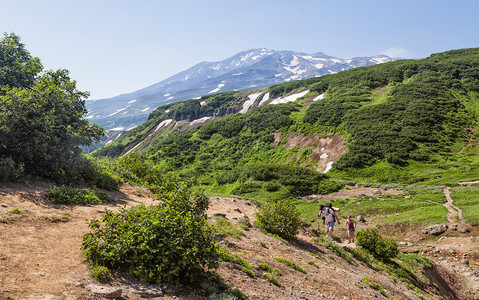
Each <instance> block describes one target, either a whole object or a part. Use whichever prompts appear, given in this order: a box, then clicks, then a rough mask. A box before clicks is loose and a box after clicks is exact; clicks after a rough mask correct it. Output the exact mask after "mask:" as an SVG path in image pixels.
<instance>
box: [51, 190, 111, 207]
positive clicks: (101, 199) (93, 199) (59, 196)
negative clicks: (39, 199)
mask: <svg viewBox="0 0 479 300" xmlns="http://www.w3.org/2000/svg"><path fill="white" fill-rule="evenodd" d="M46 193H47V196H48V198H50V200H51V201H52V202H53V203H57V204H101V203H107V202H110V201H112V198H111V197H110V196H108V195H107V194H105V193H103V192H98V191H93V190H90V189H77V188H71V187H53V188H50V189H48V190H47V191H46Z"/></svg>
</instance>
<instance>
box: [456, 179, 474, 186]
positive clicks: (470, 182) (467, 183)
mask: <svg viewBox="0 0 479 300" xmlns="http://www.w3.org/2000/svg"><path fill="white" fill-rule="evenodd" d="M476 183H479V180H476V181H467V182H459V185H465V186H470V185H471V184H476Z"/></svg>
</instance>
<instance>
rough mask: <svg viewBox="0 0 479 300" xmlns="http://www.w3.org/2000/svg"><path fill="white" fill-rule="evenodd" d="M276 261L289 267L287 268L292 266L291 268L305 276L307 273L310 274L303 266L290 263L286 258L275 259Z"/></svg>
mask: <svg viewBox="0 0 479 300" xmlns="http://www.w3.org/2000/svg"><path fill="white" fill-rule="evenodd" d="M274 260H275V261H278V262H280V263H283V264H285V265H287V266H290V267H291V268H293V269H295V270H297V271H300V272H301V273H304V274H307V273H308V272H307V271H306V270H305V269H303V268H302V267H301V266H299V265H297V264H296V263H295V262H293V261H290V260H288V259H286V258H281V257H275V258H274Z"/></svg>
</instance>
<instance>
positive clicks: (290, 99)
mask: <svg viewBox="0 0 479 300" xmlns="http://www.w3.org/2000/svg"><path fill="white" fill-rule="evenodd" d="M307 93H309V90H306V91H303V92H300V93H297V94H292V95H289V96H286V97H284V98H282V97H279V98H276V99H274V100H273V101H271V103H270V104H280V103H288V102H293V101H296V100H298V99H299V98H301V97H303V96H304V95H306V94H307Z"/></svg>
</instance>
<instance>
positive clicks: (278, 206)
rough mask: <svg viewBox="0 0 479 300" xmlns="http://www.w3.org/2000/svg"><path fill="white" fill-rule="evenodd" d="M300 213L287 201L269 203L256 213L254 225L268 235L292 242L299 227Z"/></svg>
mask: <svg viewBox="0 0 479 300" xmlns="http://www.w3.org/2000/svg"><path fill="white" fill-rule="evenodd" d="M299 216H300V213H299V212H298V211H297V210H296V207H295V206H294V204H292V203H291V202H290V201H288V200H279V201H277V202H270V203H267V204H265V205H264V206H262V207H261V208H260V209H259V211H257V212H256V225H257V227H259V228H260V229H262V230H265V231H266V232H268V233H271V234H276V235H278V236H280V237H281V238H284V239H285V240H288V241H289V240H292V239H293V238H294V237H295V236H296V234H297V233H298V230H299V227H300V226H301V218H300V217H299Z"/></svg>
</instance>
